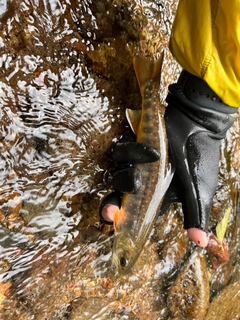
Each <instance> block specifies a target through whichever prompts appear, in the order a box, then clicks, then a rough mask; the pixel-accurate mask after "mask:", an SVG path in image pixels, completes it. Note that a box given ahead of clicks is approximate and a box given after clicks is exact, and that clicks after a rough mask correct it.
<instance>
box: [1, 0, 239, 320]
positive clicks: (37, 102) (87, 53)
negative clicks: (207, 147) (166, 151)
mask: <svg viewBox="0 0 240 320" xmlns="http://www.w3.org/2000/svg"><path fill="white" fill-rule="evenodd" d="M176 6H177V2H176V1H170V0H169V1H150V0H147V1H138V0H137V1H136V0H134V1H130V0H114V1H110V0H100V1H90V0H78V1H77V0H74V1H73V0H65V1H63V0H61V1H59V0H49V1H47V0H24V1H20V0H14V1H10V0H3V1H2V2H1V3H0V115H1V127H0V138H1V140H0V148H1V154H0V166H1V171H0V222H1V224H0V279H1V282H0V303H1V304H0V319H14V320H15V319H21V320H25V319H26V320H30V319H34V320H35V319H37V320H42V319H49V320H50V319H51V320H55V319H66V320H76V319H81V320H82V319H83V320H84V319H112V320H116V319H129V320H135V319H136V320H137V319H140V320H145V319H148V318H149V319H153V320H170V319H175V320H177V319H178V320H181V319H191V320H192V319H196V320H201V319H207V320H213V319H214V320H215V319H219V320H229V319H231V320H233V319H236V320H237V319H240V307H239V306H240V304H239V299H240V274H239V270H240V269H239V264H240V260H239V256H240V255H239V253H240V246H239V243H240V241H239V240H240V215H239V211H240V200H239V183H240V176H239V172H240V137H239V121H240V118H239V114H238V116H237V117H236V120H235V123H234V126H233V127H232V128H231V129H230V131H229V133H228V135H227V138H226V140H225V141H223V143H222V147H221V162H220V173H219V185H218V189H217V193H216V197H215V199H214V204H213V208H212V214H211V229H212V231H213V232H215V227H216V224H217V223H218V221H219V220H220V219H221V218H222V217H223V215H224V213H225V212H226V210H227V209H228V208H231V214H230V217H229V223H228V228H227V232H226V236H225V240H224V241H225V243H226V246H227V247H228V249H226V250H228V253H229V260H228V261H227V262H226V263H222V260H221V259H218V260H217V254H216V250H215V251H214V248H213V252H211V250H208V251H206V250H203V249H200V248H197V247H196V246H194V245H193V244H192V243H191V242H190V241H189V239H188V238H187V235H186V232H185V231H184V230H183V228H182V212H181V207H180V206H177V205H174V206H172V207H171V209H170V210H169V212H167V213H166V214H165V215H164V216H163V217H159V219H158V221H157V223H156V226H155V228H154V230H153V232H152V235H151V237H150V238H149V241H148V243H147V244H146V247H145V249H144V251H143V253H142V254H141V257H140V259H139V261H138V263H137V264H136V265H135V267H134V268H133V270H132V271H131V273H130V274H129V275H127V276H118V275H117V274H115V273H114V271H113V270H112V269H111V245H112V234H113V230H112V229H111V227H109V226H102V225H101V224H100V222H99V217H98V207H99V204H100V202H101V200H102V198H103V197H104V196H105V195H106V194H107V193H108V192H109V190H107V189H106V186H105V185H104V183H103V176H104V173H105V172H106V170H108V169H109V168H110V167H111V166H113V163H111V161H110V159H109V150H110V148H111V147H112V145H113V143H114V141H115V140H116V138H118V137H120V135H121V134H123V133H124V132H125V130H126V126H127V123H126V120H125V109H126V108H133V109H137V108H139V106H140V103H141V98H140V94H139V89H138V84H137V81H136V78H135V74H134V71H133V66H132V57H133V55H134V54H136V53H137V54H140V55H143V56H150V57H152V56H155V57H157V56H158V54H159V52H160V51H161V50H165V63H164V68H163V74H162V84H161V95H160V98H161V100H162V101H163V103H164V99H165V97H166V93H167V86H168V84H170V83H172V82H174V81H175V80H176V79H177V77H178V75H179V72H180V67H179V66H178V65H177V63H176V62H175V61H174V60H173V58H172V56H171V54H170V53H169V51H168V49H167V44H168V40H169V36H170V31H171V25H172V21H173V19H174V14H175V12H176ZM217 267H218V268H217Z"/></svg>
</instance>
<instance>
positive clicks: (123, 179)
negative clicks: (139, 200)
mask: <svg viewBox="0 0 240 320" xmlns="http://www.w3.org/2000/svg"><path fill="white" fill-rule="evenodd" d="M105 182H106V184H107V186H108V187H109V188H110V189H112V190H116V191H119V192H121V193H137V192H138V190H139V189H140V188H141V186H142V175H141V171H140V170H139V169H138V168H136V167H125V168H121V167H117V168H114V169H112V170H110V171H109V172H108V173H107V174H106V177H105Z"/></svg>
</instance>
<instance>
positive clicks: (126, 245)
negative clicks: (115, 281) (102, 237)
mask: <svg viewBox="0 0 240 320" xmlns="http://www.w3.org/2000/svg"><path fill="white" fill-rule="evenodd" d="M138 251H139V250H137V246H136V245H135V243H134V241H133V239H132V238H131V235H130V234H129V233H128V232H125V231H120V232H118V233H117V234H115V237H114V243H113V255H112V259H113V262H114V264H115V266H116V268H117V271H118V273H119V274H126V273H127V272H129V271H130V269H131V267H132V266H133V265H134V264H135V262H136V260H137V258H138V254H137V252H138Z"/></svg>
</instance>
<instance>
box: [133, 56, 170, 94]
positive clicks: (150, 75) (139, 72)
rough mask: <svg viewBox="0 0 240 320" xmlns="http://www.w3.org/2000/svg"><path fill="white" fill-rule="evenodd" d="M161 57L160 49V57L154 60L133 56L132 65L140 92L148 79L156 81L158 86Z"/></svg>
mask: <svg viewBox="0 0 240 320" xmlns="http://www.w3.org/2000/svg"><path fill="white" fill-rule="evenodd" d="M163 57H164V52H163V51H162V52H161V55H160V58H159V59H158V60H156V61H153V60H150V59H147V58H142V57H139V56H135V57H134V58H133V67H134V70H135V73H136V76H137V79H138V85H139V88H140V91H141V93H143V89H144V87H145V85H146V83H147V82H148V81H149V80H150V79H152V80H154V81H155V82H158V83H159V86H160V79H161V70H162V64H163Z"/></svg>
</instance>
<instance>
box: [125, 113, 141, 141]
mask: <svg viewBox="0 0 240 320" xmlns="http://www.w3.org/2000/svg"><path fill="white" fill-rule="evenodd" d="M126 117H127V121H128V123H129V125H130V127H131V129H132V131H133V132H134V133H135V135H137V131H138V125H139V122H140V118H141V110H132V109H126Z"/></svg>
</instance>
